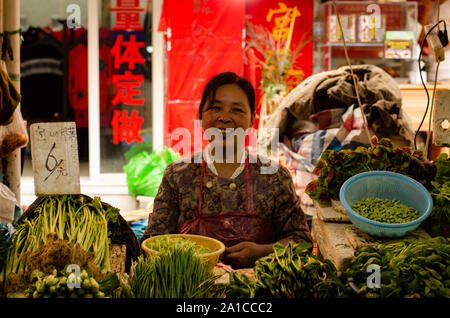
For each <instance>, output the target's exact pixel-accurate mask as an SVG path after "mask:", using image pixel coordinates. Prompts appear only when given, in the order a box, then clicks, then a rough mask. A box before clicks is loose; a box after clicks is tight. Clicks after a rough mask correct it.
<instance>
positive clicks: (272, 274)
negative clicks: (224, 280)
mask: <svg viewBox="0 0 450 318" xmlns="http://www.w3.org/2000/svg"><path fill="white" fill-rule="evenodd" d="M311 247H312V244H311V243H298V244H292V242H290V243H288V245H287V246H283V245H281V244H280V243H276V244H275V245H274V246H273V250H274V252H273V253H272V254H270V255H269V256H267V257H263V258H261V259H259V260H257V261H256V264H255V267H254V272H255V276H256V281H250V279H249V278H248V277H247V276H246V275H244V274H241V275H238V274H236V273H231V274H230V288H229V290H228V292H227V296H228V297H243V298H280V297H281V298H311V297H313V298H336V297H345V295H346V293H345V287H344V285H343V284H342V283H341V281H340V279H339V277H338V272H337V270H336V268H335V266H334V265H333V263H332V262H331V261H330V260H328V259H326V260H324V261H321V260H319V258H318V257H317V256H316V255H314V254H312V253H311V252H309V249H310V248H311Z"/></svg>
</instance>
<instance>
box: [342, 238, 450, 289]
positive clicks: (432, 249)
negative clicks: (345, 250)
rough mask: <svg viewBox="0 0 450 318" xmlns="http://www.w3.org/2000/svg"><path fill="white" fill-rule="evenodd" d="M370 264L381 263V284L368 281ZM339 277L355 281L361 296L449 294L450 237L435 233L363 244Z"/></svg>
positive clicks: (351, 281) (352, 282) (350, 282)
mask: <svg viewBox="0 0 450 318" xmlns="http://www.w3.org/2000/svg"><path fill="white" fill-rule="evenodd" d="M371 264H373V265H378V266H380V267H379V273H380V274H381V280H380V286H379V287H380V288H369V287H368V285H367V279H368V275H370V271H369V273H368V271H367V269H368V266H369V265H371ZM342 278H343V280H346V281H347V282H348V283H349V284H354V285H355V286H356V289H357V290H358V295H359V296H362V297H373V298H378V297H381V298H391V297H406V298H419V297H445V298H448V297H450V239H448V238H444V237H435V238H430V239H422V240H417V241H402V242H398V243H390V244H377V245H374V246H367V247H362V248H360V249H358V250H357V251H356V252H355V258H354V259H353V260H352V262H351V265H350V267H349V268H348V269H347V271H346V272H345V273H344V274H343V277H342Z"/></svg>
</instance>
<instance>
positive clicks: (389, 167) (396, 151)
mask: <svg viewBox="0 0 450 318" xmlns="http://www.w3.org/2000/svg"><path fill="white" fill-rule="evenodd" d="M372 144H373V145H374V146H372V147H369V148H364V147H358V148H357V149H356V150H349V149H343V150H340V151H333V150H325V151H324V152H323V153H322V155H321V157H320V159H319V160H318V161H317V162H316V164H315V167H314V171H313V172H314V173H315V174H317V175H318V176H319V177H318V178H317V179H315V180H313V181H311V182H310V183H309V184H308V185H307V186H306V190H305V192H306V193H307V194H308V195H309V196H310V197H311V199H313V200H316V201H318V202H319V203H321V204H323V205H326V206H330V205H331V199H333V200H339V190H340V189H341V186H342V185H343V184H344V182H345V181H346V180H347V179H349V178H350V177H352V176H354V175H356V174H358V173H361V172H366V171H380V170H383V171H392V172H397V173H401V174H403V175H406V176H408V177H411V178H413V179H415V180H416V181H418V182H420V183H422V184H423V185H424V186H425V187H426V188H427V189H431V188H432V185H431V182H432V181H433V180H434V177H435V175H436V166H435V165H434V164H433V163H432V162H427V161H425V160H424V157H423V153H422V152H421V151H414V152H411V149H410V148H408V147H406V148H401V149H400V148H394V147H393V146H392V143H391V142H390V140H389V139H386V138H382V139H380V141H379V142H378V141H377V139H376V138H375V137H374V139H372Z"/></svg>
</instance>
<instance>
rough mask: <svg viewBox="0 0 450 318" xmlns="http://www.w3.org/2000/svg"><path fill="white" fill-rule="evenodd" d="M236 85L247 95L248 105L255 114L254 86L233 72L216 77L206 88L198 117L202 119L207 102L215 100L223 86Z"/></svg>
mask: <svg viewBox="0 0 450 318" xmlns="http://www.w3.org/2000/svg"><path fill="white" fill-rule="evenodd" d="M227 84H236V85H237V86H239V87H240V88H241V89H242V90H243V91H244V93H245V95H247V98H248V104H249V105H250V110H251V113H252V114H254V113H255V90H254V89H253V85H252V84H251V83H250V82H249V81H248V80H247V79H245V78H243V77H240V76H238V75H237V74H236V73H233V72H223V73H219V74H217V75H215V76H214V77H213V78H212V79H211V80H210V81H209V82H208V83H207V84H206V86H205V89H204V90H203V94H202V100H201V102H200V106H199V108H198V117H199V118H200V119H202V111H203V107H204V106H205V104H206V102H207V101H208V99H209V100H214V98H215V96H216V91H217V89H218V88H219V87H221V86H222V85H227Z"/></svg>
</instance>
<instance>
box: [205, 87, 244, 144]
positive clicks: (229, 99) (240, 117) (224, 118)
mask: <svg viewBox="0 0 450 318" xmlns="http://www.w3.org/2000/svg"><path fill="white" fill-rule="evenodd" d="M252 126H253V114H252V112H251V109H250V105H249V102H248V97H247V95H246V94H245V92H244V91H243V90H242V89H241V88H240V87H239V86H238V85H236V84H225V85H222V86H220V87H219V88H218V89H217V90H216V96H215V99H214V100H208V101H207V102H206V104H205V106H204V107H203V110H202V128H203V130H204V131H205V132H206V131H207V129H209V128H217V129H219V130H220V131H221V133H222V136H223V137H224V139H223V140H224V141H225V142H227V143H228V142H229V141H226V138H225V135H226V133H227V130H226V129H227V128H232V129H237V128H242V129H243V131H244V132H245V131H246V130H247V129H248V128H251V127H252ZM228 132H230V131H228ZM225 146H226V145H225Z"/></svg>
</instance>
